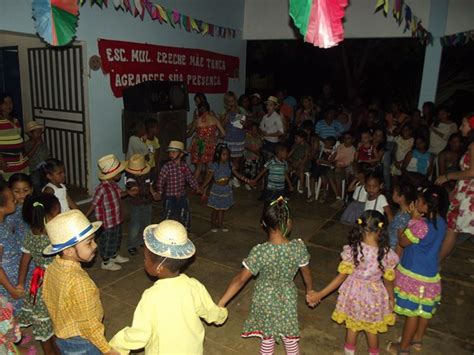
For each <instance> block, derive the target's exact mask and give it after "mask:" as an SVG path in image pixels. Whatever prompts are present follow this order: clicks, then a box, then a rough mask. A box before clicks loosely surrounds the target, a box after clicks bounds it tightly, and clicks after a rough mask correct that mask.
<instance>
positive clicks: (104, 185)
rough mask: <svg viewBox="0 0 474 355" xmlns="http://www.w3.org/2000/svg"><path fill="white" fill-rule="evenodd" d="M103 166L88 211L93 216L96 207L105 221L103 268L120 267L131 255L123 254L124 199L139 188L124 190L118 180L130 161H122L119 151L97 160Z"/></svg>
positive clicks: (102, 244) (98, 217)
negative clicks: (122, 206) (121, 253)
mask: <svg viewBox="0 0 474 355" xmlns="http://www.w3.org/2000/svg"><path fill="white" fill-rule="evenodd" d="M97 165H98V167H99V170H100V171H99V179H100V180H101V182H100V184H99V185H98V186H97V187H96V189H95V193H94V198H93V200H92V205H91V207H90V208H89V210H88V211H87V213H86V216H89V215H90V214H91V213H92V212H93V211H95V216H96V218H97V220H99V221H102V222H103V229H102V232H101V234H100V236H99V253H100V256H101V257H102V265H101V268H102V269H104V270H109V271H117V270H120V269H121V268H122V267H121V266H120V265H119V264H123V263H126V262H128V261H129V259H128V258H126V257H123V256H120V255H119V254H118V251H119V249H120V242H121V240H122V230H121V224H122V222H123V217H122V211H121V199H122V197H125V196H127V195H131V196H135V195H136V194H137V189H138V188H136V187H135V188H132V189H130V190H127V191H123V190H122V189H121V188H120V186H119V185H118V184H117V182H119V181H120V179H121V177H122V172H123V170H124V169H125V165H126V162H120V161H119V160H118V159H117V158H116V157H115V155H113V154H110V155H106V156H104V157H102V158H100V159H99V161H98V162H97Z"/></svg>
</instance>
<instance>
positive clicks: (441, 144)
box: [428, 122, 458, 155]
mask: <svg viewBox="0 0 474 355" xmlns="http://www.w3.org/2000/svg"><path fill="white" fill-rule="evenodd" d="M431 127H432V128H434V129H436V130H437V131H439V132H440V133H442V134H443V137H440V136H439V135H437V134H436V133H434V132H433V131H432V130H431V128H430V149H428V151H429V152H430V153H433V154H436V155H438V154H439V153H441V151H442V150H443V149H444V148H446V144H448V139H449V137H451V135H452V134H453V133H456V132H457V131H458V126H457V125H456V123H454V122H451V123H442V122H440V124H439V125H438V127H434V126H431Z"/></svg>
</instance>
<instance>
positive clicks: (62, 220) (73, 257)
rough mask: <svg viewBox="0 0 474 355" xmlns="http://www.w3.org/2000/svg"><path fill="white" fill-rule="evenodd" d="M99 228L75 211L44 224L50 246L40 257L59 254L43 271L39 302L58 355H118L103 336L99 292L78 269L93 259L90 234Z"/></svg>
mask: <svg viewBox="0 0 474 355" xmlns="http://www.w3.org/2000/svg"><path fill="white" fill-rule="evenodd" d="M101 225H102V222H94V223H91V222H89V220H88V219H87V217H86V216H85V215H84V214H83V213H82V212H81V211H79V210H69V211H67V212H64V213H61V214H59V215H57V216H56V217H54V218H53V219H51V220H50V221H49V222H48V223H47V224H46V225H45V227H46V233H47V234H48V237H49V239H50V242H51V244H50V245H48V246H47V247H46V249H44V251H43V254H45V255H54V254H59V255H57V256H56V257H55V259H54V261H53V262H52V263H51V264H50V265H49V266H48V268H47V269H46V273H45V276H44V284H43V299H44V303H45V304H46V308H48V312H49V315H50V317H51V320H52V321H53V328H54V333H55V334H56V337H57V339H56V344H57V346H58V347H59V349H60V350H61V354H73V353H81V354H88V355H100V354H107V355H118V354H119V353H117V352H116V351H115V350H113V349H112V348H111V347H110V345H109V344H108V343H107V340H106V339H105V336H104V325H103V324H102V318H103V317H104V310H103V308H102V304H101V302H100V298H99V289H98V288H97V286H96V285H95V284H94V281H92V279H91V278H90V277H89V275H88V274H87V273H86V272H85V271H84V270H83V269H82V267H81V262H90V261H91V260H92V259H93V258H94V256H95V252H96V250H97V244H96V243H95V241H94V236H95V234H94V233H95V232H96V231H97V229H99V228H100V226H101Z"/></svg>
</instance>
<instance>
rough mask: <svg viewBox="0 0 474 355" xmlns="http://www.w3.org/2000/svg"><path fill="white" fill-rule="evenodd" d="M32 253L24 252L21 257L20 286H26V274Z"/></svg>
mask: <svg viewBox="0 0 474 355" xmlns="http://www.w3.org/2000/svg"><path fill="white" fill-rule="evenodd" d="M30 261H31V254H29V253H23V254H22V255H21V259H20V270H19V271H18V286H19V287H23V289H24V288H25V281H26V274H27V273H28V266H30Z"/></svg>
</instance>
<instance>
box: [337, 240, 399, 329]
mask: <svg viewBox="0 0 474 355" xmlns="http://www.w3.org/2000/svg"><path fill="white" fill-rule="evenodd" d="M378 250H379V248H378V247H374V246H370V245H368V244H365V243H363V242H362V243H361V249H360V250H359V251H358V253H357V258H358V260H359V265H357V266H355V265H354V258H353V254H352V248H351V247H350V246H349V245H345V246H344V248H343V251H342V253H341V259H342V261H341V263H340V264H339V267H338V271H339V273H342V274H348V275H349V276H348V277H347V278H346V280H345V281H344V282H343V283H342V285H341V287H339V296H338V298H337V304H336V309H335V310H334V312H333V314H332V319H333V320H334V321H336V322H337V323H339V324H341V323H345V324H346V328H348V329H350V330H352V331H354V332H358V331H361V330H363V331H366V332H369V333H372V334H377V333H384V332H386V331H387V326H388V325H394V324H395V315H394V314H393V309H391V307H390V303H389V297H388V292H387V289H386V288H385V285H384V284H383V280H382V277H383V278H385V279H387V280H389V281H393V279H394V278H395V272H394V269H395V266H396V265H397V263H398V256H397V254H396V253H395V252H394V251H393V250H392V249H389V251H388V253H387V254H385V256H384V258H383V260H382V265H383V267H384V272H382V270H380V268H379V262H378V261H377V256H378ZM362 252H363V255H362Z"/></svg>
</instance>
